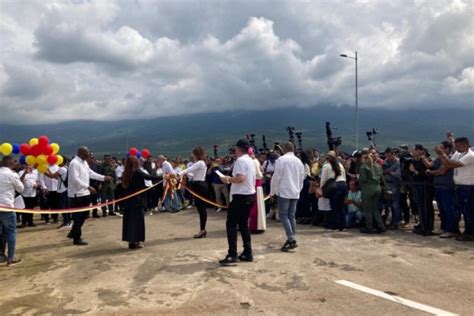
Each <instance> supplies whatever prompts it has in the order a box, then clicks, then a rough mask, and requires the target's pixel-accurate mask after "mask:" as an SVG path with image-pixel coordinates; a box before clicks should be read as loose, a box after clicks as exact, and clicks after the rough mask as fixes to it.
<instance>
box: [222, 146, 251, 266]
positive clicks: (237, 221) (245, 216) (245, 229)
mask: <svg viewBox="0 0 474 316" xmlns="http://www.w3.org/2000/svg"><path fill="white" fill-rule="evenodd" d="M249 147H250V144H249V142H248V140H246V139H241V140H239V141H238V142H237V144H236V147H235V154H236V156H237V160H236V161H235V163H234V168H233V170H232V176H231V177H230V176H222V177H221V180H222V182H224V183H227V184H229V183H231V184H232V185H231V187H230V195H231V196H232V201H231V202H230V205H229V209H228V212H227V222H226V229H227V242H228V244H229V250H228V253H227V256H226V257H225V258H224V259H222V260H220V261H219V263H220V264H221V265H233V264H235V263H236V262H237V260H238V259H239V260H240V261H247V262H252V261H253V254H252V245H251V239H250V231H249V225H248V221H249V214H250V208H251V207H252V205H253V203H254V202H255V181H256V177H257V169H256V167H255V163H254V162H253V160H252V159H251V158H250V157H249V155H248V150H249ZM237 226H239V229H240V233H241V235H242V241H243V243H244V251H243V253H242V254H241V255H240V256H239V257H238V258H237Z"/></svg>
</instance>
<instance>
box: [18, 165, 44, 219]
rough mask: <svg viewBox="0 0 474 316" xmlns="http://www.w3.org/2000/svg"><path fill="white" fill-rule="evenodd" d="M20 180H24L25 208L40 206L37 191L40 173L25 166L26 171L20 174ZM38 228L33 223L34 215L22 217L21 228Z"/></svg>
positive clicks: (27, 214) (26, 214) (24, 214)
mask: <svg viewBox="0 0 474 316" xmlns="http://www.w3.org/2000/svg"><path fill="white" fill-rule="evenodd" d="M19 176H20V179H23V180H22V181H23V185H24V186H25V189H24V190H23V192H22V193H21V196H22V197H23V200H24V201H25V208H27V209H34V208H35V207H36V206H37V204H38V197H37V196H36V189H37V188H38V186H39V176H38V171H37V170H36V169H33V168H32V167H30V166H27V165H24V169H23V170H21V171H20V172H19ZM26 226H30V227H33V226H36V225H35V224H34V223H33V214H29V213H23V214H22V215H21V227H26Z"/></svg>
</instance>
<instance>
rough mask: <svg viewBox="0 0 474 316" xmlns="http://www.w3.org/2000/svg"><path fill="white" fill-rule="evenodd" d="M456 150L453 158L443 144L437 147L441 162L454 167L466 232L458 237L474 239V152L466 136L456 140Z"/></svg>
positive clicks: (461, 239) (458, 198)
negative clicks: (442, 146) (446, 151)
mask: <svg viewBox="0 0 474 316" xmlns="http://www.w3.org/2000/svg"><path fill="white" fill-rule="evenodd" d="M454 147H455V148H456V152H455V153H454V154H453V156H452V157H451V159H449V157H448V156H447V155H446V153H445V152H444V151H443V150H442V148H441V145H438V146H437V147H436V149H435V151H436V153H437V154H438V156H439V158H440V159H441V162H442V163H443V164H444V165H445V166H446V167H448V168H453V169H454V176H453V179H454V183H455V184H456V196H457V200H458V206H459V209H460V211H461V213H462V214H463V216H464V227H465V229H464V232H463V234H462V235H461V236H458V237H456V240H459V241H474V152H473V151H472V149H471V148H470V145H469V140H468V139H467V138H466V137H459V138H456V139H455V141H454Z"/></svg>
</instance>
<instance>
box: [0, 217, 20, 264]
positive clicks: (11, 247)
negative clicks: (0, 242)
mask: <svg viewBox="0 0 474 316" xmlns="http://www.w3.org/2000/svg"><path fill="white" fill-rule="evenodd" d="M0 222H2V223H3V228H2V235H3V236H4V237H5V239H6V240H7V244H8V259H12V258H13V257H15V245H16V214H15V213H14V212H0ZM0 226H1V225H0Z"/></svg>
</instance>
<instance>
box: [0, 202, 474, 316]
mask: <svg viewBox="0 0 474 316" xmlns="http://www.w3.org/2000/svg"><path fill="white" fill-rule="evenodd" d="M209 214H210V218H209V225H208V226H209V229H208V231H209V233H208V238H206V239H201V240H195V239H193V238H191V237H192V235H193V234H194V233H196V232H197V230H198V229H197V228H198V214H197V212H196V211H195V210H186V211H182V212H180V213H177V214H168V213H166V214H164V213H161V214H158V215H154V216H147V217H146V229H147V242H146V244H145V245H146V247H145V248H144V249H141V250H138V251H130V250H128V248H127V245H126V244H125V243H123V242H121V241H120V237H121V225H122V221H121V218H119V217H114V218H112V217H108V218H101V219H91V220H88V221H87V222H86V224H85V229H84V236H85V239H86V241H88V242H89V245H88V246H85V247H77V246H73V245H72V244H71V242H70V241H69V240H68V239H67V238H66V237H65V235H66V233H67V232H65V231H61V230H57V229H56V228H55V227H54V226H51V225H48V226H47V225H39V226H38V227H35V228H27V229H24V230H21V231H20V232H19V235H18V245H17V246H18V256H19V257H21V258H22V259H23V262H22V263H21V264H20V265H18V266H15V267H6V266H1V267H0V284H1V289H0V314H1V315H7V314H17V315H44V314H51V315H60V314H100V315H112V314H113V315H130V314H134V315H151V314H153V315H159V314H166V315H209V314H221V315H224V314H225V315H229V314H242V315H244V314H245V315H246V314H261V315H295V314H298V315H429V313H425V312H422V311H420V310H417V309H414V308H411V307H407V306H404V305H402V304H399V303H395V302H391V301H389V300H386V299H384V298H380V297H376V296H373V295H370V294H367V293H364V292H361V291H358V290H355V289H351V288H349V287H346V286H343V285H340V284H337V283H336V282H335V281H338V280H347V281H350V282H354V283H356V284H359V285H363V286H366V287H369V288H371V289H375V290H379V291H382V292H385V293H388V294H390V295H396V296H399V297H402V298H405V299H409V300H412V301H415V302H418V303H422V304H425V305H429V306H432V307H435V308H438V309H442V310H444V311H447V312H451V313H456V314H462V315H473V314H474V244H472V243H470V244H469V243H460V242H456V241H454V240H442V239H439V238H437V237H419V236H415V235H413V234H411V233H409V232H408V231H401V232H400V231H399V232H390V233H387V234H385V235H383V236H366V235H361V234H359V233H357V232H356V231H351V230H349V231H345V232H337V233H332V232H325V231H324V230H323V229H321V228H317V227H312V226H298V229H299V231H298V236H297V239H298V241H299V244H300V247H299V248H297V249H296V251H295V252H294V253H282V252H280V250H279V248H280V246H281V244H282V243H283V242H284V240H285V238H284V232H283V228H282V227H281V224H279V223H276V222H274V221H270V222H269V229H268V230H267V232H265V233H264V234H260V235H253V246H254V252H255V258H256V261H255V262H254V263H241V264H239V265H238V266H236V267H225V268H223V267H219V266H218V265H217V260H218V259H221V258H222V257H223V256H224V254H225V250H226V239H225V216H226V214H225V213H214V211H212V210H209ZM239 243H240V240H239ZM240 244H241V243H240Z"/></svg>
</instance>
